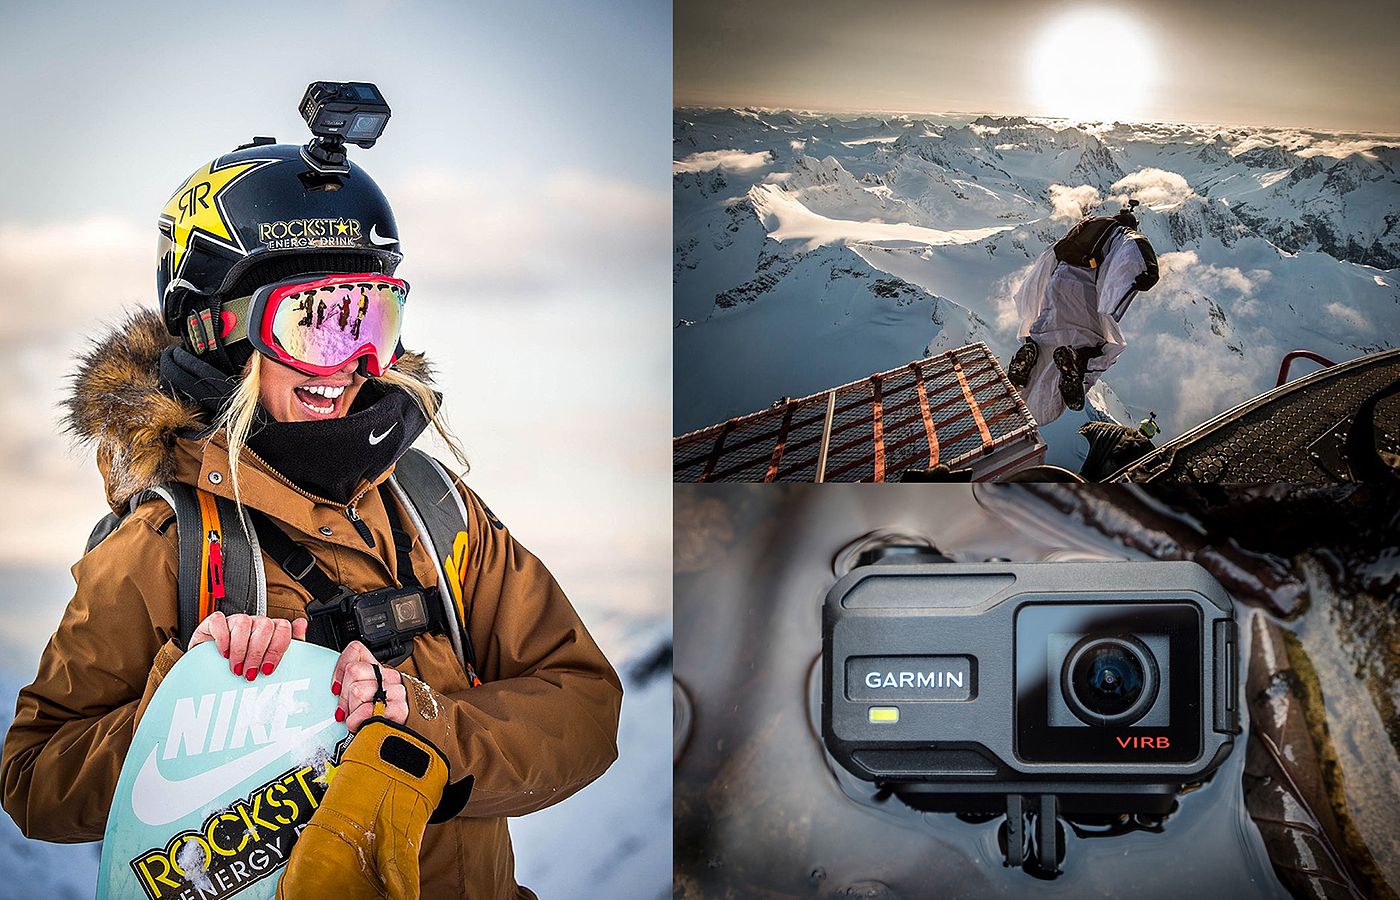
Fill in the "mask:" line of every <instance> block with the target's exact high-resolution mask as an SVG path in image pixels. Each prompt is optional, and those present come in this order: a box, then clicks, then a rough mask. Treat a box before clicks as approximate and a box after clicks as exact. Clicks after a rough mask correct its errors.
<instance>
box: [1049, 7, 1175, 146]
mask: <svg viewBox="0 0 1400 900" xmlns="http://www.w3.org/2000/svg"><path fill="white" fill-rule="evenodd" d="M1092 63H1112V66H1111V68H1109V69H1107V70H1105V69H1102V68H1096V67H1093V66H1092V65H1091V64H1092ZM1155 69H1156V63H1155V60H1154V58H1153V52H1152V42H1151V39H1150V38H1149V37H1148V34H1147V30H1146V29H1145V28H1144V27H1143V26H1142V24H1141V23H1140V22H1138V21H1136V20H1135V19H1133V18H1132V16H1130V15H1128V14H1127V13H1124V12H1121V11H1119V10H1114V9H1103V8H1088V9H1076V10H1073V11H1071V12H1068V13H1065V14H1063V15H1061V16H1059V17H1058V18H1056V19H1055V20H1054V21H1053V22H1051V23H1050V25H1049V27H1048V28H1046V30H1045V31H1044V32H1043V33H1042V34H1041V36H1040V38H1039V40H1037V42H1036V45H1035V49H1034V51H1033V52H1032V53H1031V55H1030V62H1029V69H1028V72H1027V75H1028V77H1029V78H1030V82H1031V90H1032V93H1033V95H1034V97H1035V100H1036V103H1037V105H1038V106H1039V108H1040V111H1041V113H1042V114H1044V115H1048V116H1057V117H1062V118H1066V119H1076V120H1080V121H1114V120H1119V121H1134V120H1136V119H1137V118H1138V117H1139V116H1140V115H1141V114H1142V111H1143V109H1144V108H1145V107H1146V106H1147V105H1148V100H1149V94H1150V92H1151V89H1152V83H1153V79H1154V75H1155Z"/></svg>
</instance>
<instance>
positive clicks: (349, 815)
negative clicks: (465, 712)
mask: <svg viewBox="0 0 1400 900" xmlns="http://www.w3.org/2000/svg"><path fill="white" fill-rule="evenodd" d="M382 712H383V706H382V704H379V703H376V704H375V713H376V715H375V716H374V718H371V719H368V720H366V722H365V724H364V725H362V726H360V730H359V731H358V732H357V733H356V734H355V737H354V739H353V740H352V741H351V742H350V745H349V746H348V747H346V748H345V754H344V756H343V757H342V758H341V761H340V765H339V766H337V767H336V769H335V775H334V777H333V778H332V779H331V784H330V787H329V788H328V789H327V790H326V796H325V797H324V798H323V799H322V800H321V805H320V806H319V807H318V808H317V810H316V812H315V814H314V815H313V816H312V817H311V821H310V822H309V823H308V824H307V826H306V829H305V830H304V831H302V833H301V837H299V838H298V839H297V842H296V845H295V846H294V847H293V848H292V854H291V858H290V859H289V860H288V861H287V868H286V870H285V871H284V872H283V873H282V879H281V881H279V882H278V884H277V900H311V898H325V897H334V898H335V900H381V898H392V900H416V898H417V897H418V851H419V848H420V847H422V845H423V831H424V829H425V828H426V827H427V825H428V822H429V821H432V822H441V821H446V820H448V819H450V818H452V817H453V816H455V815H456V814H457V813H458V812H460V811H461V809H462V807H463V806H465V805H466V802H467V797H468V796H470V794H471V783H472V778H471V776H467V777H466V778H463V779H462V780H461V781H459V782H457V783H456V784H452V785H449V784H448V781H447V776H448V766H447V760H446V759H445V758H444V757H443V755H442V753H441V752H439V751H438V749H437V748H436V747H434V746H433V745H432V743H431V742H429V741H427V740H425V739H424V738H422V737H419V736H418V735H417V734H414V733H413V732H412V731H410V730H409V729H407V728H405V727H403V726H402V725H398V724H395V723H394V722H390V721H389V720H387V719H384V718H381V717H380V716H379V715H378V714H379V713H382Z"/></svg>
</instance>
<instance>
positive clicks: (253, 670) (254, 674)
mask: <svg viewBox="0 0 1400 900" xmlns="http://www.w3.org/2000/svg"><path fill="white" fill-rule="evenodd" d="M257 677H258V670H257V667H256V666H254V667H253V668H251V669H249V670H248V680H249V681H252V680H253V679H254V678H257Z"/></svg>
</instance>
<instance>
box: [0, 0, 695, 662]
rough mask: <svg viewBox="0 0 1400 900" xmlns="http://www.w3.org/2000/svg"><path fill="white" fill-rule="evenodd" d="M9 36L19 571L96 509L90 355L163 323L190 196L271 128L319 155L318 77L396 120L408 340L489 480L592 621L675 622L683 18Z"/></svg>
mask: <svg viewBox="0 0 1400 900" xmlns="http://www.w3.org/2000/svg"><path fill="white" fill-rule="evenodd" d="M206 9H208V10H211V11H209V12H205V11H204V10H206ZM215 10H219V11H215ZM0 21H3V22H4V27H3V29H0V121H3V123H4V125H3V130H4V134H5V139H4V142H3V146H0V183H3V184H4V185H5V194H4V198H3V200H2V201H0V274H3V277H4V281H5V285H6V290H5V294H4V298H3V300H0V303H3V306H0V309H2V310H3V316H0V357H2V358H3V359H4V360H5V363H6V364H5V365H4V366H0V421H3V423H4V427H3V428H0V569H3V568H5V567H9V568H11V569H14V568H17V567H21V566H29V567H66V566H67V565H69V564H70V563H71V562H72V561H73V560H74V559H75V558H76V557H77V556H78V554H79V552H80V549H81V546H82V541H83V540H84V538H85V536H86V533H87V530H88V528H89V527H90V526H91V524H92V523H93V522H94V521H96V519H97V518H98V517H99V516H100V515H101V514H102V513H103V512H104V503H103V501H102V492H101V488H100V482H99V480H98V477H97V473H96V468H95V466H94V465H93V462H92V459H91V456H90V454H83V453H78V452H73V451H71V450H70V449H69V445H68V442H67V440H66V438H64V437H63V436H62V435H61V434H60V433H59V430H58V410H57V404H58V403H59V401H60V399H61V397H62V392H63V378H64V376H65V375H66V374H67V373H68V372H70V371H71V369H72V357H73V354H74V353H75V352H77V351H78V350H80V349H81V348H82V347H83V345H84V342H85V340H86V339H88V338H90V337H92V336H94V335H96V334H98V333H100V332H101V331H102V330H103V329H104V327H105V326H106V325H107V324H109V323H111V322H113V321H115V320H117V319H119V318H121V316H122V314H123V312H124V311H125V310H127V309H130V308H133V307H135V306H138V305H146V304H153V303H154V299H155V296H154V295H155V289H154V275H155V258H156V227H155V226H156V216H157V214H158V213H159V211H160V210H161V208H162V207H163V206H164V204H165V202H166V199H167V198H168V197H169V195H170V194H171V192H172V191H174V190H175V189H176V188H177V187H178V186H179V185H180V184H181V183H182V182H183V181H184V179H185V178H186V176H187V175H189V173H190V172H192V171H194V170H195V169H196V168H198V167H199V166H201V165H203V164H204V163H206V162H207V161H209V160H210V159H212V158H214V157H216V156H218V155H219V154H221V153H223V152H226V151H228V150H231V149H232V148H233V147H235V146H236V145H238V144H240V143H243V142H245V141H247V140H248V139H249V138H251V137H252V136H253V135H255V134H257V135H273V136H275V137H277V138H278V139H279V140H282V141H285V142H292V141H295V142H298V143H301V142H304V141H305V140H306V138H307V137H308V136H309V135H308V133H307V131H306V127H305V124H304V123H303V122H302V120H301V118H300V116H299V115H298V113H297V109H296V105H297V102H298V101H299V100H300V99H301V95H302V92H303V91H304V90H305V88H306V85H307V84H308V83H309V82H311V81H315V80H363V81H372V82H375V83H377V84H378V85H379V87H380V89H381V90H382V91H383V93H384V95H385V96H386V98H387V99H388V101H389V103H390V106H391V107H392V109H393V118H392V120H391V121H390V123H389V126H388V128H387V130H386V132H385V135H384V137H383V138H382V139H381V140H380V141H379V143H378V145H377V146H376V147H374V148H373V149H372V150H368V151H362V150H359V149H358V148H352V150H351V153H352V157H353V158H354V159H356V160H357V161H358V162H359V163H360V164H362V165H363V166H364V167H365V168H366V169H368V170H369V172H370V173H371V174H372V175H373V176H374V177H375V179H376V180H377V181H378V182H379V184H380V186H381V187H382V188H383V189H384V191H385V193H386V195H387V196H388V197H389V198H390V201H391V203H392V204H393V205H394V208H395V212H396V216H397V219H398V224H399V227H400V235H401V237H402V239H403V248H404V251H405V254H406V260H405V262H404V264H403V265H402V266H401V267H400V269H399V274H401V275H402V276H404V277H405V278H407V279H408V280H409V281H410V282H411V283H412V285H413V293H412V296H411V298H410V301H409V308H408V314H407V317H406V324H405V330H404V342H405V344H406V345H408V346H410V347H411V348H414V349H422V350H425V351H426V352H427V353H428V354H429V356H430V357H431V358H432V359H433V360H434V361H435V362H436V363H437V365H438V367H439V370H440V373H441V379H440V380H441V383H442V386H443V388H444V390H445V392H446V394H447V397H448V403H447V412H448V417H449V420H450V422H451V424H452V425H453V426H454V428H455V430H456V432H457V434H458V435H459V436H460V437H461V438H462V440H463V443H464V444H465V446H466V449H467V453H468V456H469V457H470V458H471V461H472V465H473V468H472V473H471V476H470V479H469V483H471V484H472V485H473V486H474V487H475V488H476V490H478V492H480V493H481V494H482V495H483V496H484V497H486V499H487V500H488V502H490V503H491V505H492V506H493V508H494V509H495V510H496V512H497V513H498V514H499V515H500V516H501V517H502V518H503V519H504V520H505V521H506V522H507V524H508V525H510V526H512V529H513V530H514V531H515V533H516V534H517V536H518V537H519V538H520V539H521V540H522V541H523V542H524V543H525V544H526V545H527V546H529V547H530V548H531V549H532V550H534V551H535V552H537V553H538V554H539V555H540V556H541V557H542V558H543V559H544V560H545V561H546V562H547V563H548V564H549V565H550V567H551V568H552V569H553V570H554V571H555V573H556V574H557V575H558V576H559V579H560V581H561V582H562V583H563V584H564V586H565V588H566V589H568V590H569V592H570V594H571V596H573V597H574V599H575V601H576V603H578V605H579V606H580V607H583V608H597V609H603V610H616V611H622V612H642V613H647V614H652V615H660V614H666V615H669V609H670V603H669V600H670V596H669V585H670V543H669V537H668V536H669V534H670V526H669V518H670V486H669V477H670V476H669V472H670V464H669V453H668V449H669V434H670V401H669V398H670V388H669V384H670V329H669V320H670V308H671V298H670V293H671V284H670V260H669V243H670V240H669V230H670V229H669V223H670V199H669V188H670V160H669V157H670V152H669V147H670V137H669V110H670V101H671V89H670V71H671V15H670V9H669V8H668V6H667V5H666V4H656V3H651V2H647V0H612V2H608V3H583V2H578V3H572V4H563V5H558V4H544V3H531V2H523V3H508V4H502V3H470V4H469V3H455V2H436V3H411V2H392V0H391V2H383V0H378V2H365V0H349V2H342V3H337V4H331V5H326V4H295V5H293V4H287V3H274V2H266V0H245V2H241V3H238V4H232V5H222V6H219V7H205V6H199V5H195V6H190V5H185V6H182V7H179V8H178V9H177V8H174V7H172V6H170V5H169V4H167V3H155V2H144V3H120V4H105V3H98V2H89V3H75V2H54V3H42V4H39V3H25V2H18V0H3V2H0ZM429 449H432V448H431V447H430V448H429ZM60 571H61V569H60ZM11 599H13V598H6V602H7V603H8V602H9V601H10V600H11ZM63 600H66V597H65V598H61V599H60V601H59V603H60V607H59V608H60V609H61V604H62V602H63ZM26 602H28V601H26ZM12 609H13V607H10V606H5V607H0V624H3V620H4V619H5V618H6V617H7V616H9V615H10V614H11V613H10V610H12ZM56 615H57V614H56V613H55V614H54V617H55V621H56ZM48 627H49V628H52V623H49V625H48ZM0 637H3V634H0Z"/></svg>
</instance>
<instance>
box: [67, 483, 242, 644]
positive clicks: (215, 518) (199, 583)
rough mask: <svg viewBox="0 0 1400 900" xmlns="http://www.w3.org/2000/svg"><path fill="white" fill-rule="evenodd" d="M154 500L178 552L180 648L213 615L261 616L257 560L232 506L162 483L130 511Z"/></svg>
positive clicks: (192, 489) (179, 485) (181, 486)
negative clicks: (169, 515)
mask: <svg viewBox="0 0 1400 900" xmlns="http://www.w3.org/2000/svg"><path fill="white" fill-rule="evenodd" d="M157 497H158V498H160V499H161V500H164V501H165V502H166V503H167V504H169V506H170V508H171V509H173V510H174V511H175V533H176V535H177V538H178V540H179V547H180V550H179V556H180V562H179V570H178V575H177V579H176V581H177V584H176V597H177V601H176V609H177V615H178V620H177V621H178V624H177V629H176V631H177V634H178V641H177V642H178V643H179V644H180V646H181V647H188V646H189V642H190V636H191V635H193V634H194V630H195V629H196V628H198V627H199V623H200V622H202V621H204V619H205V618H206V617H207V616H208V615H209V614H210V613H212V612H214V610H216V609H217V610H219V611H221V612H223V613H224V614H225V615H233V614H235V613H245V614H247V615H255V614H259V613H263V612H265V611H266V610H267V587H266V581H265V579H264V574H263V567H262V555H261V554H256V555H255V554H254V552H253V551H254V549H255V548H254V547H253V546H252V545H251V544H250V540H249V534H250V531H249V529H248V526H247V522H246V521H245V520H243V519H241V517H240V516H239V511H238V507H237V505H236V504H235V503H234V502H233V501H232V500H225V499H224V498H223V497H216V496H214V495H213V494H210V493H209V492H207V491H202V490H199V489H198V488H195V487H193V486H191V485H188V484H182V483H180V482H178V481H167V482H165V483H164V484H160V485H157V486H155V487H153V488H150V489H149V490H146V491H144V492H143V493H141V494H140V495H138V496H137V497H136V498H135V499H134V500H133V501H132V507H131V508H132V509H135V508H136V507H137V506H139V505H141V504H142V503H144V502H145V501H147V500H150V499H154V498H157ZM105 523H106V520H105V519H104V520H103V522H101V523H98V526H99V528H100V527H102V526H103V525H104V524H105ZM93 534H94V536H96V534H97V532H96V530H94V532H93ZM103 536H104V537H105V535H103Z"/></svg>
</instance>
